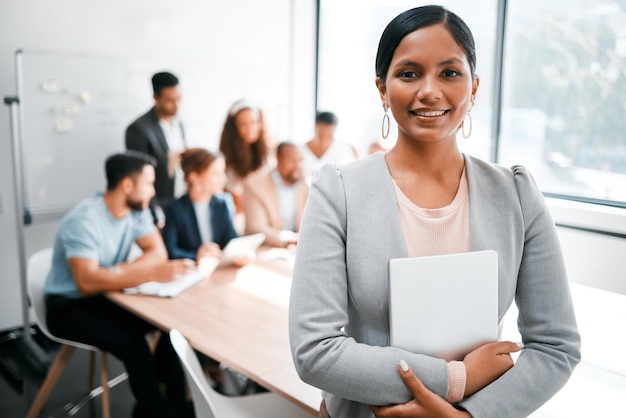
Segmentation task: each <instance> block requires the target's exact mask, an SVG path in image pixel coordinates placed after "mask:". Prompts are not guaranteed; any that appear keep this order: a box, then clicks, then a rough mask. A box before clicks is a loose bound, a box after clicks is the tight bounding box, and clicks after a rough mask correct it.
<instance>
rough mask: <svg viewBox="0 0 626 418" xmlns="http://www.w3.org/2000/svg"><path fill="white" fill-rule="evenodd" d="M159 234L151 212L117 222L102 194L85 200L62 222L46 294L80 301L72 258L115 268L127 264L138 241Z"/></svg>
mask: <svg viewBox="0 0 626 418" xmlns="http://www.w3.org/2000/svg"><path fill="white" fill-rule="evenodd" d="M155 231H156V227H155V226H154V223H153V220H152V216H151V215H150V211H149V210H148V209H146V210H143V211H141V212H137V211H133V210H131V211H130V212H129V214H128V215H126V216H125V217H124V218H121V219H117V218H115V217H114V216H113V215H112V214H111V212H109V209H108V208H107V206H106V204H105V203H104V199H103V195H102V193H97V194H96V195H95V196H94V197H92V198H91V199H85V200H83V201H82V202H81V203H79V204H78V205H77V206H75V207H74V208H72V209H71V210H70V211H69V212H68V213H67V214H66V215H65V216H64V217H63V219H62V220H61V223H60V225H59V229H58V230H57V233H56V237H55V240H54V251H53V255H52V268H51V269H50V272H49V273H48V277H47V279H46V284H45V287H44V293H45V294H53V295H62V296H65V297H68V298H79V297H80V293H79V292H78V287H76V282H74V277H73V276H72V272H71V270H70V268H69V264H68V263H67V260H68V259H69V258H87V259H91V260H98V262H99V264H100V267H111V266H113V265H115V264H118V263H121V262H124V261H126V259H127V258H128V254H129V252H130V249H131V246H132V244H133V243H134V242H135V241H136V240H137V239H138V238H141V237H143V236H146V235H149V234H151V233H153V232H155Z"/></svg>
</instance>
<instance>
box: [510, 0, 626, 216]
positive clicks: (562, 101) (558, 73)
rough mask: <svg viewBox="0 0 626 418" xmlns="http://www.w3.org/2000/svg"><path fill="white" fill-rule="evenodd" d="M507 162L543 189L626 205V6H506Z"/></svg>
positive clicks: (530, 0) (537, 0) (527, 1)
mask: <svg viewBox="0 0 626 418" xmlns="http://www.w3.org/2000/svg"><path fill="white" fill-rule="evenodd" d="M507 4H508V11H507V25H506V27H507V29H506V37H505V39H506V44H505V52H504V57H505V58H504V73H503V80H504V82H503V107H502V128H501V136H500V144H499V149H500V153H499V160H500V162H501V163H503V164H506V165H511V164H523V165H526V166H527V167H528V168H529V169H530V170H531V172H532V173H533V174H534V176H535V178H536V179H537V182H538V184H539V185H540V187H541V188H542V190H543V191H544V193H546V194H548V195H550V194H553V195H557V196H565V197H573V198H576V199H580V200H589V201H601V202H603V203H609V204H611V203H613V204H618V202H626V30H625V29H624V28H626V11H625V10H624V8H625V7H626V2H624V1H606V0H604V1H603V0H598V1H594V2H590V1H586V0H573V1H572V0H567V1H565V0H560V1H550V2H546V1H541V0H524V1H522V0H512V1H509V2H507Z"/></svg>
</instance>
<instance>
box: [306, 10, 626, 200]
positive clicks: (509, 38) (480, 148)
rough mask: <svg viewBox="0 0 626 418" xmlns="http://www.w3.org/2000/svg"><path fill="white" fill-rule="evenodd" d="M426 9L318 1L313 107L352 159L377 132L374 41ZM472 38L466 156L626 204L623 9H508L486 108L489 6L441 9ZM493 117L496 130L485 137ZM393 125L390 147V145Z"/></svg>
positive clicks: (548, 189) (492, 13)
mask: <svg viewBox="0 0 626 418" xmlns="http://www.w3.org/2000/svg"><path fill="white" fill-rule="evenodd" d="M426 3H427V2H417V3H416V2H409V1H403V0H389V1H384V2H383V1H379V0H361V1H354V0H344V1H332V0H320V28H319V34H320V43H319V68H318V86H319V87H318V109H319V110H330V111H333V112H335V113H336V114H337V116H338V117H339V125H338V128H337V137H338V138H341V139H343V140H345V141H348V142H351V143H352V144H353V145H355V146H356V147H357V149H358V150H359V154H360V155H364V153H366V152H367V148H368V146H369V144H370V143H371V142H373V141H375V140H378V139H379V138H380V135H381V122H382V116H383V111H382V106H381V103H380V98H379V97H378V92H377V90H376V87H375V84H374V79H375V74H374V60H375V56H376V49H377V46H378V40H379V39H380V35H381V33H382V31H383V30H384V28H385V26H386V25H387V23H388V22H389V21H390V20H391V19H392V18H393V17H395V16H396V15H397V14H398V13H400V12H402V11H404V10H406V9H409V8H411V7H415V6H417V5H420V4H426ZM442 4H443V5H444V6H445V7H447V8H448V9H450V10H452V11H453V12H455V13H457V14H458V15H459V16H461V17H462V18H463V19H464V20H465V21H466V22H467V24H468V25H469V27H470V28H471V29H472V32H473V33H474V38H475V40H476V49H477V72H478V74H479V76H480V78H481V83H480V88H479V91H478V96H477V102H476V107H475V108H474V109H473V110H472V119H473V128H474V129H473V133H472V135H471V137H470V138H469V139H463V138H462V137H461V136H460V135H459V146H460V148H461V149H462V150H463V151H464V152H467V153H470V154H473V155H475V156H477V157H480V158H483V159H493V153H492V149H494V148H496V147H495V145H496V141H497V150H498V155H497V162H498V163H500V164H503V165H507V166H510V165H514V164H522V165H525V166H527V167H528V168H529V169H530V170H531V172H532V173H533V175H534V176H535V178H536V180H537V182H538V184H539V186H540V188H541V189H542V191H543V192H544V193H545V194H546V195H548V196H554V197H565V198H568V199H573V200H582V201H590V202H593V203H602V204H608V205H614V206H622V207H626V186H625V185H626V29H624V28H626V11H625V9H626V1H624V0H613V1H611V0H598V1H593V2H592V1H588V0H571V1H570V0H554V1H550V2H546V1H543V0H524V1H522V0H510V1H508V2H506V3H505V4H506V8H507V9H506V11H505V12H506V28H505V30H506V33H505V34H504V42H505V43H504V45H505V48H504V62H503V73H502V80H503V83H502V91H501V97H502V102H501V103H502V104H501V108H499V109H497V108H495V105H494V102H493V96H494V89H495V86H494V80H495V77H494V73H493V71H494V68H495V57H496V56H497V54H496V40H497V36H499V34H498V31H497V23H496V22H497V10H498V2H497V1H496V0H482V1H480V2H463V1H461V0H450V1H447V2H444V3H442ZM497 115H499V116H500V121H501V124H500V132H499V135H496V133H495V132H493V130H492V126H493V120H494V117H495V116H497ZM395 136H396V131H395V126H394V124H393V123H392V130H391V134H390V135H389V139H388V140H387V141H389V143H387V144H386V145H387V146H391V145H392V143H390V142H391V141H393V139H392V138H395Z"/></svg>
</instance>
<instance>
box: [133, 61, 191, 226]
mask: <svg viewBox="0 0 626 418" xmlns="http://www.w3.org/2000/svg"><path fill="white" fill-rule="evenodd" d="M152 89H153V92H154V96H153V97H154V106H153V107H152V109H150V110H149V111H148V112H147V113H146V114H144V115H143V116H141V117H139V118H138V119H137V120H135V121H134V122H133V123H131V124H130V125H129V126H128V128H127V129H126V148H127V149H129V150H136V151H141V152H143V153H145V154H148V155H151V156H153V157H154V158H155V159H156V161H157V165H156V168H155V170H156V180H155V183H154V187H155V189H156V197H155V199H154V200H155V201H153V203H152V205H151V210H152V213H153V216H154V217H155V223H157V224H158V223H159V222H161V224H160V226H162V221H163V219H162V212H161V211H160V208H162V207H165V205H167V204H168V203H169V201H170V200H172V199H173V198H175V197H179V196H181V195H182V194H183V193H184V192H185V181H184V179H183V175H182V172H181V170H180V166H179V160H180V158H179V155H180V153H181V151H183V150H184V149H185V148H187V144H186V142H185V132H184V130H183V125H182V123H181V122H180V120H179V119H178V116H177V115H178V106H179V103H180V98H181V95H180V89H179V87H178V78H177V77H176V76H175V75H173V74H171V73H168V72H160V73H156V74H154V76H152Z"/></svg>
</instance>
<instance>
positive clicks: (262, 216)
mask: <svg viewBox="0 0 626 418" xmlns="http://www.w3.org/2000/svg"><path fill="white" fill-rule="evenodd" d="M243 190H244V191H243V199H242V203H243V213H245V215H246V234H256V233H258V232H262V233H264V234H265V243H266V244H267V245H272V246H275V247H281V246H283V245H284V242H283V241H282V240H281V239H280V230H278V229H276V228H274V227H272V226H271V224H270V219H269V214H268V213H267V209H266V207H265V205H263V199H262V197H261V196H260V195H259V193H258V192H257V190H255V189H254V186H253V185H251V184H249V183H248V182H245V183H244V189H243Z"/></svg>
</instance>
